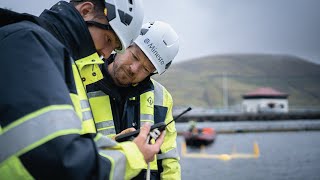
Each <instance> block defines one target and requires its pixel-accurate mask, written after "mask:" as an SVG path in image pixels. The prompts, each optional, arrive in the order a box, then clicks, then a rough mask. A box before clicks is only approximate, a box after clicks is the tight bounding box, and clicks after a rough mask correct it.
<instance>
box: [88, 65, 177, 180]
mask: <svg viewBox="0 0 320 180" xmlns="http://www.w3.org/2000/svg"><path fill="white" fill-rule="evenodd" d="M106 66H107V65H105V66H101V68H102V70H103V73H104V75H105V77H104V79H103V80H100V81H98V82H97V83H94V84H91V85H89V86H87V92H88V97H89V102H90V106H91V108H92V112H93V117H94V121H95V125H96V128H97V131H98V132H100V133H102V134H103V135H105V136H108V137H112V136H115V135H116V134H118V133H120V132H121V131H122V130H124V129H127V128H130V127H134V128H136V129H139V128H140V127H141V126H142V125H143V124H144V123H146V122H149V123H151V124H155V123H158V122H165V123H168V122H170V121H171V120H172V119H173V117H172V106H173V101H172V97H171V95H170V93H169V92H168V91H167V90H166V89H165V88H164V87H163V86H162V85H161V84H160V83H158V82H156V81H155V80H153V79H151V78H147V79H145V80H144V81H143V82H141V83H140V84H139V85H137V86H132V87H127V88H119V87H116V85H114V84H113V82H112V80H111V77H110V75H109V74H108V72H107V68H106ZM119 92H122V93H119ZM176 137H177V131H176V129H175V123H174V122H173V123H171V124H169V125H168V126H167V127H166V136H165V140H164V143H163V144H162V146H161V152H160V153H159V154H158V155H157V158H156V159H155V160H154V161H153V162H152V163H151V165H150V166H151V173H152V177H153V178H154V179H160V178H161V179H181V170H180V164H179V154H178V151H177V144H176ZM144 175H145V171H142V172H141V173H140V174H139V176H137V177H136V178H137V179H141V178H143V177H144Z"/></svg>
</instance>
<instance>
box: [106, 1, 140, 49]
mask: <svg viewBox="0 0 320 180" xmlns="http://www.w3.org/2000/svg"><path fill="white" fill-rule="evenodd" d="M105 7H106V12H105V13H106V15H107V19H108V21H109V24H110V26H111V27H112V29H113V30H114V32H115V33H116V35H117V36H118V37H119V39H120V41H121V49H116V50H115V51H116V52H120V53H122V52H124V50H125V49H126V48H127V47H128V46H129V45H130V44H131V43H132V42H133V40H134V39H135V38H136V37H137V36H138V35H139V32H140V29H141V26H142V22H143V17H144V11H143V6H142V1H141V0H105Z"/></svg>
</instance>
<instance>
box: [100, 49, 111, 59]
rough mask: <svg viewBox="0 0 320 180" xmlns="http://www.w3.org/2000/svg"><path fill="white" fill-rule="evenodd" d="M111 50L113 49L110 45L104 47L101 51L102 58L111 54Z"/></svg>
mask: <svg viewBox="0 0 320 180" xmlns="http://www.w3.org/2000/svg"><path fill="white" fill-rule="evenodd" d="M112 51H113V48H112V47H106V48H104V49H102V53H103V56H104V58H105V59H108V58H109V56H110V55H111V53H112Z"/></svg>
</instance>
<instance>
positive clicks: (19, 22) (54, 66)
mask: <svg viewBox="0 0 320 180" xmlns="http://www.w3.org/2000/svg"><path fill="white" fill-rule="evenodd" d="M0 16H1V21H0V56H1V62H0V63H1V65H0V68H1V70H0V81H1V83H2V86H1V88H0V112H1V113H0V179H131V178H132V177H134V176H136V175H137V174H138V173H139V172H140V171H141V170H142V169H143V168H144V165H145V161H144V158H143V155H142V154H141V152H140V151H139V150H138V148H137V146H136V145H135V144H134V143H132V142H125V143H116V142H115V141H113V140H111V139H109V138H106V137H105V136H103V135H102V134H100V133H98V134H96V130H95V125H94V123H93V118H92V112H91V108H90V106H89V103H88V98H87V96H86V91H85V88H84V85H86V84H90V83H93V82H96V81H98V80H99V79H101V78H102V74H101V71H100V70H99V68H98V65H97V64H100V63H103V62H102V61H101V60H100V59H99V56H98V54H97V53H95V49H94V44H93V42H92V39H91V36H90V33H89V31H88V29H87V26H86V24H85V22H84V21H83V19H82V17H81V16H80V14H79V13H78V12H77V10H76V9H75V8H74V7H73V6H71V5H69V4H68V3H67V2H59V3H57V4H56V5H55V6H53V7H52V8H51V10H47V11H44V12H43V13H42V14H41V16H40V18H38V17H34V16H31V15H26V14H19V13H15V12H12V11H9V10H4V9H0ZM83 44H86V45H87V46H86V47H84V46H83ZM73 59H74V60H75V61H74V60H73ZM95 67H96V69H95ZM79 72H82V74H83V76H80V74H79ZM89 74H90V75H89Z"/></svg>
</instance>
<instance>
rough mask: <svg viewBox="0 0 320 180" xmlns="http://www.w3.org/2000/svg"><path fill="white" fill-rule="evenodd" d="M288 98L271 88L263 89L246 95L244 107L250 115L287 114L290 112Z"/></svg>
mask: <svg viewBox="0 0 320 180" xmlns="http://www.w3.org/2000/svg"><path fill="white" fill-rule="evenodd" d="M288 96H289V95H288V94H287V93H283V92H280V91H277V90H275V89H272V88H270V87H262V88H258V89H256V90H254V91H251V92H249V93H246V94H244V95H243V96H242V98H243V101H242V107H243V110H244V112H248V113H270V112H274V113H286V112H288V110H289V104H288Z"/></svg>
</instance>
